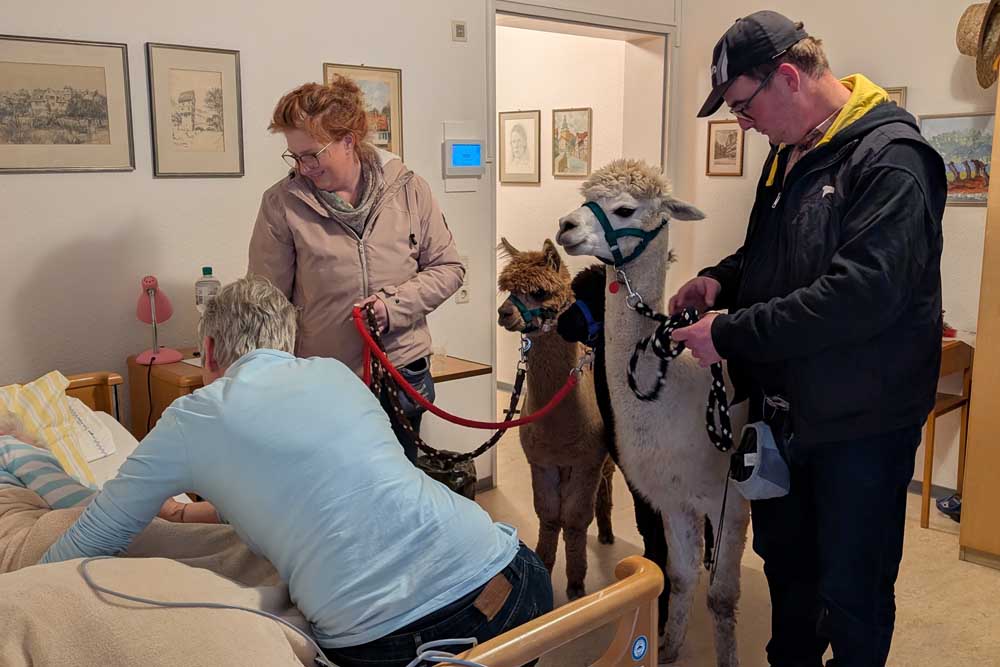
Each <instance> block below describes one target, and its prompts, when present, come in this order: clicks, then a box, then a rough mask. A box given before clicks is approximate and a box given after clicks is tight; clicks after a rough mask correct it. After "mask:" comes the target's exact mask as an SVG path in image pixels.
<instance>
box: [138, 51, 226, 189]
mask: <svg viewBox="0 0 1000 667" xmlns="http://www.w3.org/2000/svg"><path fill="white" fill-rule="evenodd" d="M146 68H147V70H148V74H149V110H150V116H151V129H152V134H153V176H155V177H157V178H185V177H187V178H197V177H206V176H223V177H225V176H233V177H238V176H242V175H243V112H242V99H241V94H240V52H239V51H227V50H224V49H210V48H202V47H197V46H179V45H177V44H153V43H149V42H147V43H146Z"/></svg>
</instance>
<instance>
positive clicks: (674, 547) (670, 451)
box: [556, 160, 749, 667]
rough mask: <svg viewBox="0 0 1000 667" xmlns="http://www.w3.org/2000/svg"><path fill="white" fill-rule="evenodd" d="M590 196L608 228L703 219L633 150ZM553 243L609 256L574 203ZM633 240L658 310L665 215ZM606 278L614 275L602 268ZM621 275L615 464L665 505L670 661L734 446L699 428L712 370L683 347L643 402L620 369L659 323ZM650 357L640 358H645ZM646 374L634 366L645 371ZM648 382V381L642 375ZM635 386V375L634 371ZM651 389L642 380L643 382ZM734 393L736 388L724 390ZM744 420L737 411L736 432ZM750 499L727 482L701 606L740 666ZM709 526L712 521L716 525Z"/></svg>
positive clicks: (624, 249) (726, 654)
mask: <svg viewBox="0 0 1000 667" xmlns="http://www.w3.org/2000/svg"><path fill="white" fill-rule="evenodd" d="M581 190H582V192H583V195H584V197H585V198H586V201H587V202H593V203H595V204H597V205H599V206H600V208H601V209H602V210H603V211H604V212H605V214H606V215H607V218H608V221H609V222H610V224H611V226H612V227H613V228H614V229H616V230H617V229H626V228H631V229H638V230H643V231H645V232H651V231H653V230H655V229H657V228H659V227H660V226H661V224H663V223H665V221H667V220H669V219H678V220H699V219H701V218H703V217H704V214H702V213H701V211H699V210H698V209H696V208H695V207H693V206H691V205H689V204H686V203H684V202H681V201H679V200H677V199H674V198H673V197H672V196H671V195H670V186H669V183H668V182H667V181H666V179H665V178H664V177H663V176H662V175H661V174H660V172H659V171H658V170H655V169H653V168H652V167H650V166H649V165H647V164H645V163H643V162H640V161H634V160H617V161H615V162H612V163H611V164H610V165H607V166H605V167H603V168H602V169H600V170H598V171H596V172H594V174H593V175H592V176H591V177H590V178H589V179H587V181H585V182H584V184H583V187H582V188H581ZM556 241H557V242H558V243H559V245H561V246H562V247H563V248H564V249H565V250H566V252H567V253H568V254H570V255H593V256H595V257H598V258H600V259H603V260H605V261H609V262H610V261H613V259H614V258H613V256H612V251H611V249H610V247H609V243H608V242H607V240H606V237H605V233H604V230H603V228H602V226H601V224H600V222H599V221H598V219H597V217H596V214H595V213H594V212H593V210H592V209H590V208H589V207H587V206H581V207H580V208H578V209H576V210H575V211H573V212H572V213H570V214H569V215H566V216H565V217H563V218H562V219H561V220H560V221H559V235H558V236H557V237H556ZM639 244H640V239H639V238H637V237H634V236H622V237H620V240H619V247H620V254H621V256H623V259H625V260H627V263H626V264H625V265H624V266H623V267H622V268H623V270H624V271H625V272H626V274H627V277H628V279H629V281H630V283H631V285H632V288H633V289H634V291H635V292H637V293H638V294H639V295H641V296H642V298H643V300H644V302H645V303H646V304H647V305H648V306H650V307H651V308H652V309H653V310H656V311H658V312H664V298H663V297H664V289H665V286H666V274H667V268H668V266H669V264H670V261H669V254H670V251H669V244H668V240H667V228H666V226H665V225H664V226H663V227H662V229H660V231H659V233H658V234H657V236H655V238H653V239H652V240H650V241H649V245H648V246H647V247H646V249H645V250H644V251H643V252H642V253H641V254H639V255H638V256H637V257H634V258H631V259H630V255H631V254H632V253H633V252H634V251H635V250H636V249H637V248H638V246H639ZM607 275H608V279H607V280H608V287H609V288H610V287H611V283H613V282H616V274H615V271H612V270H609V271H608V272H607ZM627 296H628V294H627V290H626V289H625V286H624V285H622V286H621V288H620V289H618V290H617V293H611V292H610V290H609V292H608V293H607V294H606V304H607V306H606V313H605V324H604V327H605V341H606V342H605V344H606V354H607V371H608V388H609V391H610V394H611V404H612V408H613V410H614V414H615V429H616V437H617V439H618V447H619V451H620V456H621V460H620V464H621V468H622V471H623V472H624V473H625V476H626V478H628V480H629V481H630V482H631V483H632V484H633V485H634V487H635V488H636V489H637V490H638V491H639V492H640V493H642V494H643V495H644V496H645V497H646V498H648V499H649V502H650V504H652V505H653V506H654V507H655V508H656V509H658V510H659V511H660V512H661V513H662V514H663V524H664V530H665V533H666V536H667V546H668V549H669V560H668V565H667V572H668V574H669V577H670V586H671V597H670V611H669V613H668V617H667V625H666V634H665V637H664V638H663V641H664V648H663V656H662V657H661V659H663V658H665V659H666V661H667V662H673V661H674V660H676V659H677V657H678V655H679V652H680V648H681V646H682V644H683V643H684V636H685V633H686V631H687V624H688V619H689V617H690V613H691V604H692V601H693V595H694V589H695V586H696V584H697V582H698V576H699V569H700V565H701V560H702V558H701V557H702V554H703V548H704V532H703V530H704V517H705V516H706V515H708V516H709V517H711V518H712V520H713V523H716V524H717V523H718V521H717V518H718V516H719V511H720V508H721V507H722V498H723V490H724V488H725V480H726V479H727V471H728V469H729V458H730V457H729V454H722V453H720V452H719V451H718V450H717V449H716V448H715V447H714V446H713V445H712V443H711V441H710V440H709V438H708V436H707V434H706V429H705V403H706V400H707V398H708V393H709V388H710V385H711V376H710V374H709V372H708V369H707V368H701V367H700V366H699V365H698V362H697V361H696V360H695V359H694V357H692V356H691V355H690V353H688V352H685V353H684V354H682V355H680V356H679V357H677V358H676V359H674V360H673V361H672V362H671V364H670V369H669V371H668V373H667V379H666V383H665V385H664V387H663V391H662V392H661V393H660V395H659V398H658V399H657V400H655V401H640V400H639V399H638V398H636V396H635V395H634V394H633V393H632V391H631V390H630V389H629V387H628V383H627V379H626V370H627V369H628V362H629V358H630V356H631V355H632V350H633V348H634V346H635V343H636V342H637V341H638V340H639V339H641V338H643V337H645V336H648V335H649V334H650V333H652V331H653V330H654V329H655V326H656V323H655V322H653V321H651V320H649V319H646V318H644V317H642V316H641V315H639V314H638V313H636V312H634V311H633V310H631V309H629V308H628V307H627V305H626V297H627ZM656 362H657V360H656V358H655V357H653V356H652V355H648V356H646V357H644V358H643V360H642V364H641V365H640V370H641V369H642V368H643V366H645V365H651V364H655V363H656ZM651 376H652V374H651V373H648V372H647V373H640V378H642V377H645V378H650V377H651ZM647 382H652V381H651V380H647ZM640 384H642V383H641V381H640ZM640 388H642V389H647V388H648V387H646V386H641V387H640ZM730 395H732V393H731V390H730ZM742 426H743V419H742V418H737V415H733V429H734V432H735V433H737V434H738V433H739V432H740V429H741V428H742ZM748 522H749V506H748V503H747V502H746V501H745V500H743V498H742V497H741V496H740V495H739V493H737V492H736V491H735V489H732V490H731V491H730V493H729V494H728V500H727V502H726V515H725V525H724V526H723V531H722V538H721V545H720V548H719V551H718V553H716V554H715V556H716V558H717V559H718V565H717V568H718V569H717V572H716V576H715V580H714V582H713V583H712V585H711V586H710V587H709V590H708V608H709V610H710V611H711V614H712V618H713V621H714V625H715V649H716V659H717V663H718V665H719V666H720V667H735V666H737V665H738V664H739V658H738V657H737V652H736V636H735V630H736V607H737V603H738V602H739V595H740V560H741V557H742V555H743V548H744V545H745V543H746V529H747V524H748ZM715 529H716V531H718V530H719V526H718V525H715Z"/></svg>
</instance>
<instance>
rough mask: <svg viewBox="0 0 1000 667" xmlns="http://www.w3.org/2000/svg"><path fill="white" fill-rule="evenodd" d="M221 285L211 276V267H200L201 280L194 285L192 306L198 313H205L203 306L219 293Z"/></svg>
mask: <svg viewBox="0 0 1000 667" xmlns="http://www.w3.org/2000/svg"><path fill="white" fill-rule="evenodd" d="M220 289H222V283H221V282H220V281H219V279H218V278H216V277H215V276H213V275H212V267H210V266H203V267H201V278H199V279H198V281H197V282H196V283H195V284H194V305H195V307H196V308H197V309H198V312H199V313H204V312H205V304H206V303H208V300H209V299H211V298H212V297H214V296H215V295H216V294H218V293H219V290H220Z"/></svg>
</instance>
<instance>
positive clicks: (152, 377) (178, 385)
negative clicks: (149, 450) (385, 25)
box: [128, 347, 202, 440]
mask: <svg viewBox="0 0 1000 667" xmlns="http://www.w3.org/2000/svg"><path fill="white" fill-rule="evenodd" d="M180 352H181V354H183V355H184V358H185V359H193V358H195V356H197V355H196V353H197V352H198V349H197V348H194V347H189V348H181V349H180ZM135 358H136V355H134V354H133V355H132V356H130V357H129V358H128V396H129V402H130V404H131V406H132V435H134V436H135V439H136V440H142V439H143V437H145V435H146V433H148V432H149V430H150V429H152V428H153V425H155V424H156V420H158V419H159V418H160V415H161V414H163V411H164V410H166V409H167V406H168V405H170V404H171V403H173V402H174V400H175V399H178V398H180V397H181V396H187V395H188V394H190V393H191V392H193V391H194V390H195V389H198V388H200V387H201V386H202V380H201V366H192V365H191V364H186V363H184V362H183V361H178V362H176V363H173V364H159V365H156V366H142V365H139V364H137V363H136V362H135ZM150 395H152V404H153V410H152V413H153V414H152V415H151V416H150V414H149V413H150V410H149V405H150ZM147 419H148V420H149V428H146V423H147Z"/></svg>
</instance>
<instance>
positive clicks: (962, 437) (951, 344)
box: [920, 340, 973, 528]
mask: <svg viewBox="0 0 1000 667" xmlns="http://www.w3.org/2000/svg"><path fill="white" fill-rule="evenodd" d="M972 357H973V352H972V347H970V346H969V345H968V343H964V342H962V341H960V340H948V341H944V342H943V343H942V344H941V374H940V376H941V377H945V376H946V375H951V374H953V373H959V372H961V373H962V393H961V394H959V395H957V396H956V395H954V394H938V395H937V400H936V401H935V403H934V409H933V410H931V413H930V414H929V415H928V416H927V429H926V432H925V436H924V478H923V493H922V494H921V499H920V527H921V528H926V527H927V525H928V523H929V522H930V512H931V471H932V469H933V468H934V431H935V427H936V426H937V418H938V417H940V416H941V415H944V414H947V413H949V412H951V411H952V410H957V409H959V408H961V410H962V414H961V417H960V419H961V422H960V425H959V435H958V488H957V491H958V494H959V495H961V494H962V482H963V480H964V479H965V446H966V443H967V442H968V438H969V398H970V397H971V395H972Z"/></svg>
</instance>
